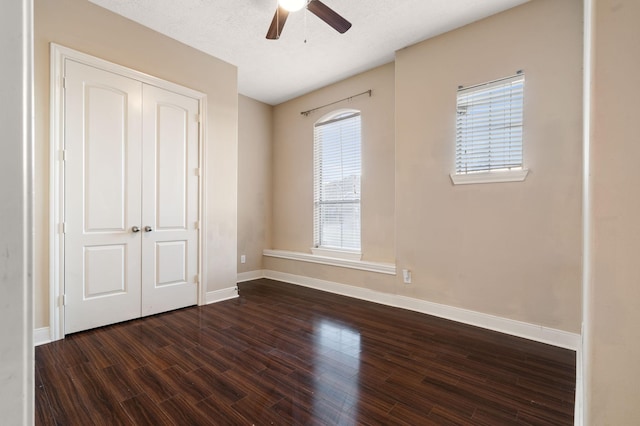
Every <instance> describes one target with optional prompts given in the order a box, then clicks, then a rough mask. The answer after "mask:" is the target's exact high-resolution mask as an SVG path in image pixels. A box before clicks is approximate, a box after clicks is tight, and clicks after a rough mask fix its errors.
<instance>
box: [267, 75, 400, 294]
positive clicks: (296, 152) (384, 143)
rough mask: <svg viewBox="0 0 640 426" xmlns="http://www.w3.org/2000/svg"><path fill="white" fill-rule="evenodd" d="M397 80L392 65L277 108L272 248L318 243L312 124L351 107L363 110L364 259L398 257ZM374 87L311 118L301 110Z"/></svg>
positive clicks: (303, 248) (299, 248)
mask: <svg viewBox="0 0 640 426" xmlns="http://www.w3.org/2000/svg"><path fill="white" fill-rule="evenodd" d="M393 85H394V66H393V64H387V65H383V66H381V67H378V68H376V69H373V70H371V71H368V72H365V73H362V74H359V75H357V76H356V77H353V78H350V79H347V80H344V81H341V82H339V83H336V84H333V85H331V86H328V87H326V88H324V89H321V90H318V91H315V92H312V93H309V94H307V95H305V96H302V97H299V98H296V99H294V100H291V101H289V102H286V103H283V104H280V105H278V106H276V107H275V108H274V124H273V135H274V136H273V221H272V236H273V237H272V240H273V244H272V246H273V247H272V248H277V249H285V250H293V251H300V252H309V250H310V248H311V246H312V245H313V125H314V123H315V122H316V121H318V120H319V119H320V118H321V117H322V116H323V115H326V114H328V113H330V112H331V111H334V110H336V109H340V108H352V109H357V110H360V111H362V139H363V144H362V168H363V171H362V254H363V259H364V260H373V261H391V262H392V261H393V260H394V258H395V246H394V229H393V228H394V221H393V218H394V213H393V212H394V201H393V192H394V184H393V181H394V180H393V179H394V178H393V175H394V171H393V167H394V166H393V157H394V151H393V150H394V145H393V126H394V124H393V123H394V112H393V96H394V90H393ZM369 89H371V90H373V96H372V97H368V96H366V95H365V96H359V97H355V98H353V100H351V101H349V102H343V103H340V104H339V105H335V106H333V107H329V108H323V109H322V110H320V111H316V112H314V113H312V114H311V115H309V116H308V117H306V116H303V115H301V114H300V112H302V111H306V110H309V109H312V108H315V107H319V106H322V105H325V104H328V103H331V102H334V101H336V100H339V99H342V98H345V97H347V96H351V95H355V94H357V93H361V92H364V91H366V90H369ZM265 261H266V262H271V261H270V260H268V259H267V260H265ZM338 272H340V271H338ZM338 278H339V277H338ZM336 281H340V279H337V280H336Z"/></svg>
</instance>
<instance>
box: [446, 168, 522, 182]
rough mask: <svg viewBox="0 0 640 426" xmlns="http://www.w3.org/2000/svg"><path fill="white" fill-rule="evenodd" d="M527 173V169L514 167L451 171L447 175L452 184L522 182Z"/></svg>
mask: <svg viewBox="0 0 640 426" xmlns="http://www.w3.org/2000/svg"><path fill="white" fill-rule="evenodd" d="M528 174H529V169H514V170H499V171H493V172H479V173H467V174H456V173H451V174H450V175H449V176H450V177H451V182H452V183H453V184H454V185H471V184H474V183H498V182H522V181H524V180H525V179H526V178H527V175H528Z"/></svg>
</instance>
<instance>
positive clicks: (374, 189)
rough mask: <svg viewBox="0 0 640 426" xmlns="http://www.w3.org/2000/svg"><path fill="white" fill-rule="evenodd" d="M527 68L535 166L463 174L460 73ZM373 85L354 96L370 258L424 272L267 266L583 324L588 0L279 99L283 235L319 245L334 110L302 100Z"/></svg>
mask: <svg viewBox="0 0 640 426" xmlns="http://www.w3.org/2000/svg"><path fill="white" fill-rule="evenodd" d="M519 69H523V70H524V71H525V73H526V79H527V82H526V95H525V96H526V100H525V102H526V104H525V129H526V130H525V153H524V155H525V163H526V166H527V167H529V168H530V170H531V172H530V175H529V177H528V178H527V180H526V181H525V182H523V183H499V184H484V185H467V186H453V185H452V184H451V181H450V179H449V173H450V172H451V169H452V165H453V153H454V149H453V148H454V145H453V144H454V137H455V128H454V120H455V115H454V114H455V99H456V89H457V87H458V85H472V84H477V83H482V82H485V81H488V80H493V79H496V78H500V77H504V76H508V75H511V74H513V73H515V71H517V70H519ZM392 78H393V79H394V82H391V79H392ZM371 85H373V86H375V87H372V88H373V89H374V97H373V98H371V99H368V98H366V97H365V98H358V99H357V100H354V102H353V103H351V104H347V105H346V106H347V107H352V108H359V109H360V108H361V109H362V111H363V123H364V124H363V127H364V134H363V140H364V146H365V147H366V148H365V149H367V150H368V151H367V152H366V153H365V154H364V159H363V168H364V177H363V230H362V233H363V254H364V259H366V260H373V261H391V262H393V261H394V260H395V262H396V263H397V267H398V270H400V269H402V268H408V269H411V270H412V271H413V284H411V285H408V286H407V285H404V284H402V277H401V276H400V275H398V276H397V277H390V276H382V275H379V274H375V273H363V272H358V271H353V270H345V269H340V268H335V267H329V266H319V265H315V264H302V263H299V262H295V261H288V260H281V259H271V258H265V261H264V265H265V268H267V269H273V270H277V271H281V272H288V273H293V274H298V275H304V276H309V277H313V278H320V279H326V280H329V281H336V282H340V283H345V284H350V285H356V286H361V287H366V288H369V289H373V290H377V291H384V292H387V293H395V294H402V295H406V296H409V297H415V298H418V299H424V300H429V301H433V302H437V303H442V304H446V305H450V306H455V307H461V308H465V309H470V310H474V311H479V312H483V313H487V314H493V315H497V316H500V317H505V318H511V319H515V320H520V321H525V322H529V323H533V324H539V325H542V326H546V327H551V328H556V329H560V330H565V331H570V332H579V330H580V322H581V318H580V316H581V311H580V308H581V288H580V285H581V281H580V273H581V225H580V218H581V144H582V139H581V137H582V135H581V123H582V121H581V118H582V116H581V113H582V92H581V88H582V3H581V1H580V0H565V1H557V0H534V1H532V2H530V3H527V4H525V5H523V6H520V7H518V8H515V9H512V10H509V11H507V12H504V13H501V14H499V15H495V16H493V17H490V18H487V19H485V20H482V21H479V22H476V23H473V24H471V25H468V26H466V27H463V28H461V29H458V30H455V31H452V32H449V33H447V34H445V35H442V36H440V37H437V38H434V39H430V40H427V41H425V42H422V43H419V44H417V45H414V46H411V47H408V48H406V49H403V50H401V51H399V52H398V53H397V55H396V62H395V67H394V65H393V64H389V65H385V66H384V67H381V68H378V69H376V70H373V71H371V72H369V73H364V74H361V75H358V76H356V77H354V78H351V79H348V80H345V81H343V82H341V83H338V84H335V85H332V86H329V87H327V88H324V89H321V90H318V91H316V92H313V93H311V94H309V95H306V96H303V97H300V98H297V99H294V100H292V101H289V102H286V103H284V104H281V105H278V106H277V107H276V108H275V110H274V162H273V164H274V166H273V173H274V183H273V185H274V186H273V196H274V205H273V230H272V231H273V248H276V249H284V250H293V251H301V252H308V251H309V247H310V246H311V241H312V188H313V185H312V163H311V161H312V134H313V133H312V125H313V122H314V121H315V120H317V118H319V117H320V116H321V115H322V114H323V113H325V112H328V110H327V111H324V110H323V111H322V112H321V113H320V114H317V115H315V116H312V117H309V118H305V117H302V116H300V115H299V113H300V111H303V110H305V109H308V108H312V107H315V106H318V105H322V104H324V103H327V102H331V101H334V100H336V99H340V98H343V97H345V96H349V95H351V94H354V93H358V92H359V91H362V90H366V89H368V88H370V87H369V86H371ZM376 89H377V90H376ZM339 106H342V105H339ZM394 107H395V109H394ZM394 116H395V123H394V119H393V117H394ZM367 120H369V121H367ZM368 126H371V127H368ZM394 149H395V155H394ZM394 205H395V208H394Z"/></svg>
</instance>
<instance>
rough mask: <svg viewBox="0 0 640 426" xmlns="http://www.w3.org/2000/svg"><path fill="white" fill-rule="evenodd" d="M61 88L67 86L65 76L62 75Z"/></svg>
mask: <svg viewBox="0 0 640 426" xmlns="http://www.w3.org/2000/svg"><path fill="white" fill-rule="evenodd" d="M62 88H63V89H66V88H67V77H62Z"/></svg>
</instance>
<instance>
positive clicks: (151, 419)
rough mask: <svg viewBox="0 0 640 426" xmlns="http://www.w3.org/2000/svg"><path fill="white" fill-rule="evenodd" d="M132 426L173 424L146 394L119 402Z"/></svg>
mask: <svg viewBox="0 0 640 426" xmlns="http://www.w3.org/2000/svg"><path fill="white" fill-rule="evenodd" d="M121 404H122V407H124V410H125V411H126V412H127V414H128V415H129V417H130V418H131V419H132V420H133V422H132V424H134V425H154V426H173V424H174V423H173V422H172V421H171V419H169V417H168V416H167V415H166V414H165V413H164V411H163V410H161V409H160V408H159V407H158V405H157V404H156V403H155V402H153V401H152V400H151V398H149V397H148V396H147V395H146V394H144V393H143V394H140V395H138V396H134V397H133V398H130V399H127V400H126V401H123V402H121Z"/></svg>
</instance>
